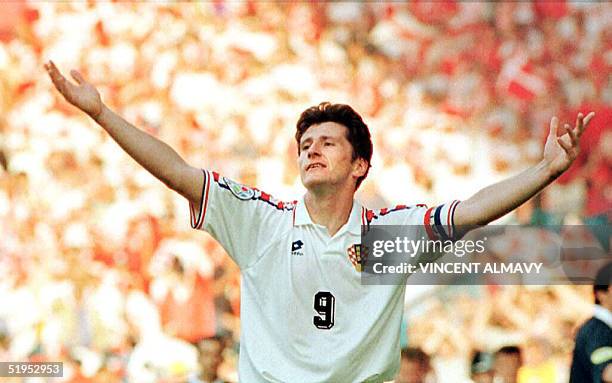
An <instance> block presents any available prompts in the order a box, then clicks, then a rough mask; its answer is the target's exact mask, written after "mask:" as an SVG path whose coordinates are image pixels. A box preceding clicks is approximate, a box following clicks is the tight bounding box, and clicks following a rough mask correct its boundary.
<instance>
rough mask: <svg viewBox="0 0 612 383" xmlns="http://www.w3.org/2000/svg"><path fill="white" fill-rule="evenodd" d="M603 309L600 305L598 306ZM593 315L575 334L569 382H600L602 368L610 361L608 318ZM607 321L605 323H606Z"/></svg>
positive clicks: (611, 332) (611, 336) (611, 347)
mask: <svg viewBox="0 0 612 383" xmlns="http://www.w3.org/2000/svg"><path fill="white" fill-rule="evenodd" d="M598 308H599V309H600V311H601V310H605V309H603V308H602V307H598ZM597 316H598V315H595V316H594V317H593V318H591V319H589V320H588V321H587V322H586V323H585V324H583V325H582V326H581V327H580V329H579V330H578V334H577V335H576V345H575V346H574V356H573V359H572V368H571V371H570V382H571V383H578V382H590V383H601V382H602V379H601V376H602V374H603V371H604V369H605V368H606V366H607V365H608V364H610V362H612V329H611V328H610V323H612V322H610V320H609V318H610V317H611V316H610V313H609V312H607V317H608V319H607V320H606V319H605V318H602V319H603V320H602V319H600V318H598V317H597ZM606 322H607V323H606Z"/></svg>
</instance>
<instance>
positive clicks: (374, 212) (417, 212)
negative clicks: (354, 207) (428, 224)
mask: <svg viewBox="0 0 612 383" xmlns="http://www.w3.org/2000/svg"><path fill="white" fill-rule="evenodd" d="M426 210H427V205H424V204H416V205H395V206H393V207H386V208H382V209H367V208H363V212H364V213H363V214H364V215H363V220H364V222H365V224H366V225H393V224H395V223H398V222H403V221H405V220H406V218H408V217H410V216H414V218H415V222H414V223H415V224H419V223H422V222H420V221H418V218H421V220H422V218H423V215H424V213H425V211H426Z"/></svg>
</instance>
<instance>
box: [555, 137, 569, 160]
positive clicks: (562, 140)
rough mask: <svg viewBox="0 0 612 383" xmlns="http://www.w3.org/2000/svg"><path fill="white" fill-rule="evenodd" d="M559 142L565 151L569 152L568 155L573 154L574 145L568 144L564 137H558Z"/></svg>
mask: <svg viewBox="0 0 612 383" xmlns="http://www.w3.org/2000/svg"><path fill="white" fill-rule="evenodd" d="M557 142H558V143H559V145H561V147H562V148H563V150H565V153H567V155H568V156H569V155H571V151H572V146H571V145H570V144H568V143H567V142H565V140H564V139H563V137H559V138H557Z"/></svg>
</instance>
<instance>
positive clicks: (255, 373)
mask: <svg viewBox="0 0 612 383" xmlns="http://www.w3.org/2000/svg"><path fill="white" fill-rule="evenodd" d="M203 174H204V187H203V190H202V197H201V204H200V205H201V207H200V210H199V211H196V210H195V208H194V206H193V205H191V206H190V210H191V225H192V227H193V228H195V229H199V230H205V231H207V232H208V233H210V234H211V235H212V236H213V237H214V238H215V239H216V240H217V241H218V242H219V243H220V244H221V245H222V246H223V247H224V248H225V250H226V251H227V253H228V254H229V255H230V257H231V258H232V259H233V260H234V261H235V262H236V263H237V264H238V266H239V267H240V270H241V282H242V287H241V306H240V316H241V339H240V357H239V366H238V370H239V375H240V380H241V381H244V382H296V381H299V382H303V383H306V382H364V381H367V382H378V381H381V382H382V381H389V380H392V379H393V378H394V377H395V375H396V374H397V371H398V369H399V361H400V360H399V356H400V348H399V339H400V337H399V334H400V323H401V317H402V308H403V302H404V292H405V289H406V284H405V283H402V284H398V285H393V286H379V285H377V286H366V285H363V284H361V283H360V282H361V278H360V273H359V272H358V271H357V269H356V268H355V267H354V265H353V264H352V263H351V261H350V259H349V256H348V251H347V249H349V248H350V247H352V246H353V245H355V244H359V243H360V241H361V228H362V225H420V226H419V227H420V228H422V234H423V236H425V235H429V237H430V238H437V237H436V236H437V235H446V236H448V237H450V236H452V231H453V213H454V211H455V208H456V206H457V204H458V201H453V202H452V203H450V204H446V205H441V206H438V207H435V208H429V209H428V208H427V207H426V206H425V205H414V206H406V205H399V206H395V207H394V208H389V209H381V210H376V211H373V210H368V209H366V208H364V207H363V206H361V205H360V204H359V203H358V202H356V201H354V203H353V207H352V210H351V213H350V216H349V218H348V221H347V223H346V224H345V225H344V226H343V227H342V228H340V230H338V232H337V233H335V234H334V235H333V236H330V235H329V233H328V231H327V229H326V228H325V227H324V226H322V225H318V224H316V223H313V221H312V220H311V218H310V216H309V214H308V211H307V209H306V207H305V204H304V202H303V200H300V201H293V202H282V201H278V200H276V199H274V198H273V197H271V196H270V195H269V194H267V193H264V192H262V191H260V190H257V189H253V188H249V187H246V186H243V185H240V184H238V183H236V182H234V181H231V180H229V179H227V178H225V177H222V176H220V175H219V174H217V173H215V172H211V171H207V170H204V171H203Z"/></svg>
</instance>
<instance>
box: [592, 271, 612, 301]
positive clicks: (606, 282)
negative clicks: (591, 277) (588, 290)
mask: <svg viewBox="0 0 612 383" xmlns="http://www.w3.org/2000/svg"><path fill="white" fill-rule="evenodd" d="M610 279H612V262H608V263H606V264H605V265H604V266H603V267H602V268H601V269H599V271H598V272H597V275H596V276H595V282H593V295H595V304H597V305H599V304H601V302H600V301H599V299H598V298H597V292H598V291H608V289H609V288H610Z"/></svg>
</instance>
